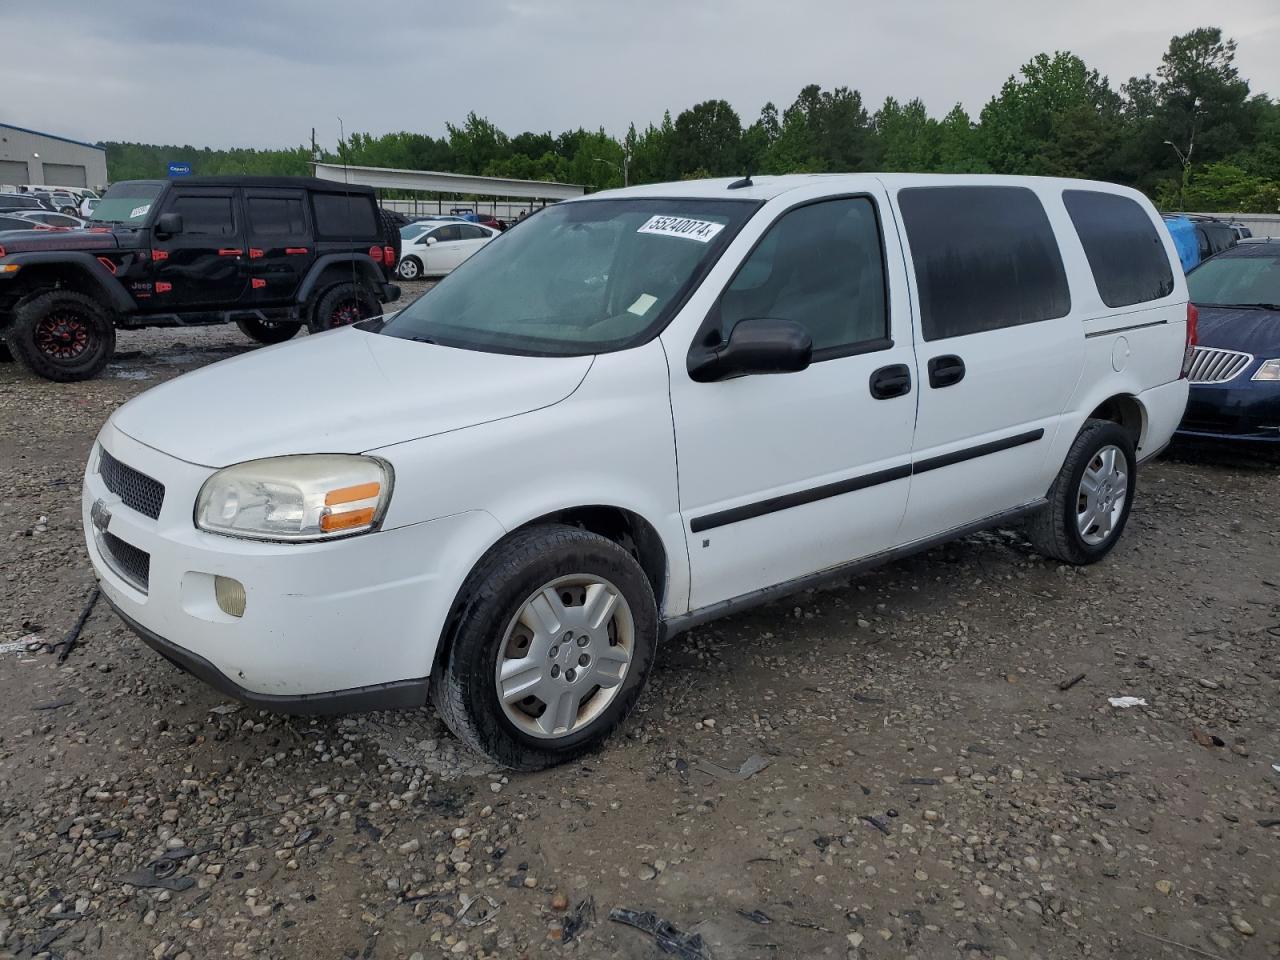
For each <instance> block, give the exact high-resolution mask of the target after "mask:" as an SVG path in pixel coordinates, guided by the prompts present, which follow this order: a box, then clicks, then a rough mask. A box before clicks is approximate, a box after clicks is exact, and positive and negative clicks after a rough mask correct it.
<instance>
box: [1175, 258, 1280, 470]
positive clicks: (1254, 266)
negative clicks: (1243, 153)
mask: <svg viewBox="0 0 1280 960" xmlns="http://www.w3.org/2000/svg"><path fill="white" fill-rule="evenodd" d="M1187 286H1188V287H1189V289H1190V293H1191V302H1192V303H1194V304H1195V305H1196V307H1197V309H1198V310H1199V312H1200V322H1199V345H1198V346H1197V347H1196V348H1195V354H1194V357H1193V359H1192V363H1191V372H1190V375H1189V379H1190V381H1191V394H1190V398H1189V399H1188V401H1187V412H1186V415H1185V416H1184V417H1183V420H1182V424H1181V426H1180V427H1179V429H1178V435H1179V436H1181V437H1184V438H1192V439H1198V440H1230V441H1241V442H1247V443H1253V444H1267V445H1271V444H1274V445H1277V446H1276V447H1275V449H1278V450H1280V240H1244V241H1242V242H1241V243H1240V244H1238V245H1237V246H1234V247H1231V248H1230V249H1229V250H1225V251H1223V252H1222V253H1219V254H1218V255H1217V256H1214V257H1211V258H1210V259H1208V260H1206V261H1205V262H1204V263H1202V264H1201V265H1200V266H1198V267H1196V268H1195V269H1194V270H1192V271H1191V272H1190V273H1188V274H1187Z"/></svg>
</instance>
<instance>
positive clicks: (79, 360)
mask: <svg viewBox="0 0 1280 960" xmlns="http://www.w3.org/2000/svg"><path fill="white" fill-rule="evenodd" d="M5 340H6V341H7V342H8V344H9V349H10V350H12V351H13V355H14V357H16V358H17V360H18V362H19V363H21V364H22V365H23V366H24V367H26V368H27V369H28V370H30V371H31V372H32V373H34V374H36V375H37V376H41V377H44V378H45V379H46V380H54V381H56V382H58V383H72V382H74V381H77V380H88V379H89V378H91V377H95V376H97V375H98V374H99V373H101V372H102V369H103V368H104V367H105V366H106V365H107V362H108V361H109V360H110V359H111V356H112V354H114V353H115V350H116V327H115V323H114V322H113V321H112V318H111V314H110V313H108V312H107V310H106V309H104V308H103V306H102V304H100V303H98V301H96V300H94V299H93V298H92V297H89V296H86V295H85V294H83V293H76V292H74V291H72V290H50V291H48V292H46V293H41V294H37V295H36V296H34V297H31V298H30V299H28V300H24V301H22V302H21V303H19V304H18V306H17V309H15V310H14V311H13V323H12V324H11V325H10V327H9V330H8V332H7V333H6V334H5Z"/></svg>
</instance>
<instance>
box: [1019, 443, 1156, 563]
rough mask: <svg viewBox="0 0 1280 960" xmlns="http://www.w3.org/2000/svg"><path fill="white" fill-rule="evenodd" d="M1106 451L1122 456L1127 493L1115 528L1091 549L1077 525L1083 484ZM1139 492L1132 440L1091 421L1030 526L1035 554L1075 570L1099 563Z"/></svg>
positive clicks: (1120, 531) (1089, 543) (1116, 539)
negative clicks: (1096, 461) (1103, 451)
mask: <svg viewBox="0 0 1280 960" xmlns="http://www.w3.org/2000/svg"><path fill="white" fill-rule="evenodd" d="M1107 447H1115V448H1117V449H1119V450H1120V452H1121V453H1122V454H1123V455H1124V459H1125V470H1126V473H1127V487H1126V490H1125V498H1124V502H1123V504H1122V505H1121V510H1120V513H1119V516H1118V518H1116V519H1115V521H1114V522H1113V523H1112V526H1111V530H1110V532H1109V533H1108V534H1106V535H1105V539H1103V540H1102V541H1101V542H1099V543H1091V542H1089V541H1088V540H1086V539H1085V537H1084V535H1083V534H1082V533H1081V531H1080V525H1079V523H1078V514H1077V511H1078V510H1079V507H1080V496H1081V490H1080V484H1081V480H1082V479H1083V478H1084V473H1085V470H1086V469H1087V468H1088V467H1089V465H1090V464H1091V463H1093V462H1094V460H1095V458H1096V457H1097V456H1098V455H1099V452H1100V451H1102V450H1103V449H1104V448H1107ZM1137 489H1138V462H1137V458H1136V457H1135V456H1134V452H1133V440H1132V438H1131V437H1130V436H1129V434H1128V433H1127V432H1126V431H1125V430H1124V428H1122V427H1121V426H1120V425H1119V424H1118V423H1113V422H1112V421H1110V420H1089V421H1087V422H1086V423H1085V425H1084V427H1083V428H1082V429H1081V430H1080V433H1079V434H1078V435H1077V436H1076V439H1075V442H1074V443H1072V444H1071V449H1070V450H1069V451H1068V452H1067V458H1066V460H1065V461H1064V462H1063V464H1062V469H1061V470H1060V471H1059V472H1058V476H1057V477H1056V478H1055V479H1054V481H1053V486H1052V487H1050V488H1049V495H1048V501H1049V502H1048V503H1047V504H1046V505H1045V506H1044V507H1043V508H1042V509H1041V510H1040V511H1038V512H1037V513H1036V514H1034V515H1033V516H1032V517H1031V519H1030V520H1029V522H1028V523H1027V536H1028V537H1029V538H1030V540H1031V543H1032V545H1033V546H1034V547H1035V548H1036V550H1037V551H1039V552H1040V553H1042V554H1044V555H1045V556H1046V557H1049V558H1050V559H1052V560H1060V561H1062V562H1063V563H1070V564H1075V565H1083V564H1089V563H1097V562H1098V561H1099V560H1101V559H1102V558H1103V557H1105V556H1106V555H1107V554H1108V553H1110V552H1111V550H1112V548H1113V547H1115V545H1116V543H1117V542H1118V541H1119V539H1120V535H1121V534H1122V533H1123V532H1124V527H1125V524H1126V523H1128V521H1129V511H1130V510H1131V509H1132V508H1133V498H1134V494H1135V493H1136V492H1137ZM1097 535H1101V534H1097Z"/></svg>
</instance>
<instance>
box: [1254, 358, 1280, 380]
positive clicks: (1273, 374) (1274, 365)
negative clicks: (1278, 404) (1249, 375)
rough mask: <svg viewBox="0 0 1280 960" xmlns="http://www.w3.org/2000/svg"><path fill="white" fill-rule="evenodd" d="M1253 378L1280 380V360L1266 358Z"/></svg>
mask: <svg viewBox="0 0 1280 960" xmlns="http://www.w3.org/2000/svg"><path fill="white" fill-rule="evenodd" d="M1253 379H1254V380H1280V360H1264V361H1263V363H1262V366H1260V367H1259V368H1258V372H1257V373H1255V374H1254V375H1253Z"/></svg>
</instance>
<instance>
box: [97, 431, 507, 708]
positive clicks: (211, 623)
mask: <svg viewBox="0 0 1280 960" xmlns="http://www.w3.org/2000/svg"><path fill="white" fill-rule="evenodd" d="M99 444H100V445H101V448H102V449H105V450H107V451H108V452H109V453H110V454H111V455H112V456H113V457H115V458H116V460H118V461H120V462H121V463H123V464H126V465H127V466H129V467H131V468H132V469H133V470H136V471H139V472H141V473H143V474H145V475H146V476H148V477H151V478H153V479H155V480H157V481H159V482H160V483H162V484H164V493H163V503H162V505H161V507H160V509H159V514H158V516H157V517H156V518H155V519H152V518H151V517H150V516H147V515H146V514H145V513H143V512H139V511H138V510H135V509H132V508H131V507H129V506H126V505H125V504H124V503H123V502H122V500H121V498H120V497H118V496H116V495H115V494H113V493H112V492H111V491H110V490H108V489H107V486H106V483H105V482H104V480H103V477H102V475H101V474H100V473H99V472H98V469H97V467H98V459H99V458H98V454H97V450H96V449H95V452H94V454H93V455H92V457H91V459H90V463H89V467H88V470H87V471H86V474H85V479H84V490H83V503H82V519H83V522H84V527H85V533H86V545H87V549H88V552H89V558H90V560H91V562H92V563H93V567H94V571H95V572H96V574H97V576H98V580H99V582H100V584H101V587H102V592H103V594H104V595H105V596H106V598H107V599H108V600H109V601H110V603H111V605H112V606H113V607H114V608H115V609H116V610H117V612H119V613H120V615H121V616H122V618H123V619H124V620H125V622H126V623H127V624H128V625H129V626H130V627H131V628H133V629H134V631H135V632H137V633H138V634H139V636H141V637H142V638H143V639H144V640H145V641H146V642H147V643H148V644H149V645H151V646H152V647H153V648H155V649H156V650H158V651H159V652H160V653H161V654H163V655H164V656H165V657H167V658H168V659H170V660H172V661H173V662H174V663H177V664H178V665H179V666H181V667H183V668H184V669H186V670H188V671H190V672H191V673H193V674H195V675H196V676H197V677H200V678H201V679H203V680H205V681H206V682H208V683H209V684H211V685H212V686H214V687H216V688H217V689H219V690H221V691H223V692H224V693H227V694H230V695H231V696H234V697H237V698H239V699H242V700H246V701H248V702H250V703H254V704H259V705H261V706H264V707H268V708H271V709H277V710H285V711H296V712H321V711H323V712H332V711H343V710H363V709H375V708H380V707H391V706H412V705H415V704H421V703H423V702H424V701H425V697H426V684H427V677H428V676H429V674H430V672H431V664H432V661H433V658H434V654H435V647H436V642H437V640H438V638H439V635H440V632H441V629H442V625H443V624H444V623H445V621H446V619H447V613H448V610H449V608H450V607H451V605H452V603H453V599H454V597H453V593H454V591H455V590H456V585H457V583H456V573H455V572H454V571H450V570H448V569H446V568H447V559H448V546H449V544H450V543H451V542H453V538H454V537H455V536H462V535H475V534H476V533H477V532H478V531H477V529H476V527H477V526H484V530H483V531H482V535H490V534H492V535H493V536H494V539H497V537H498V536H500V535H501V531H500V530H498V531H497V532H496V533H493V532H492V531H491V530H490V529H489V527H490V526H493V527H496V526H497V521H495V520H493V518H492V517H490V516H489V515H488V514H485V513H464V514H458V515H456V516H452V517H445V518H442V519H439V520H433V521H429V522H426V523H417V524H411V525H409V526H404V527H399V528H396V529H391V530H382V531H379V532H377V533H372V534H364V535H361V536H355V537H350V538H347V539H342V540H333V541H328V542H322V543H297V544H286V543H264V542H257V541H250V540H238V539H234V538H230V537H223V536H218V535H216V534H210V533H205V532H203V531H201V530H198V529H196V527H195V524H194V522H193V519H192V512H193V504H194V503H195V501H196V496H197V494H198V492H199V489H200V486H201V485H202V484H203V483H204V481H205V480H206V479H207V478H208V477H209V476H210V475H211V474H212V473H213V472H214V471H213V470H212V469H210V468H208V467H202V466H197V465H194V464H190V463H186V462H185V461H181V460H177V459H175V458H173V457H169V456H167V455H165V454H162V453H159V452H158V451H156V450H154V449H152V448H150V447H147V446H145V445H143V444H141V443H139V442H138V441H136V440H133V439H132V438H130V437H129V436H128V435H126V434H123V433H121V432H120V431H118V430H116V429H115V428H114V427H112V426H110V425H108V427H107V428H106V429H104V430H103V432H102V434H101V435H100V436H99ZM95 505H96V506H97V514H98V522H99V523H98V525H95V522H94V516H93V514H94V512H95ZM104 513H105V514H109V518H107V519H106V520H105V525H106V530H105V531H102V530H100V529H99V526H100V525H101V524H102V523H103V519H104ZM108 534H109V537H108V536H107V535H108ZM122 543H123V544H124V545H125V546H124V547H121V546H120V545H121V544H122ZM122 551H123V553H122ZM134 551H136V553H134ZM139 555H140V556H141V557H142V558H143V559H142V560H141V561H139V562H132V563H122V562H121V557H122V556H124V558H125V559H126V560H137V558H138V556H139ZM217 576H221V577H230V578H233V579H235V580H237V581H239V582H240V583H241V584H243V586H244V592H245V607H244V612H243V615H242V616H240V617H235V616H232V615H230V614H228V613H225V612H224V611H223V610H222V609H221V608H220V607H219V606H218V603H217V600H216V596H215V592H214V578H215V577H217Z"/></svg>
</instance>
